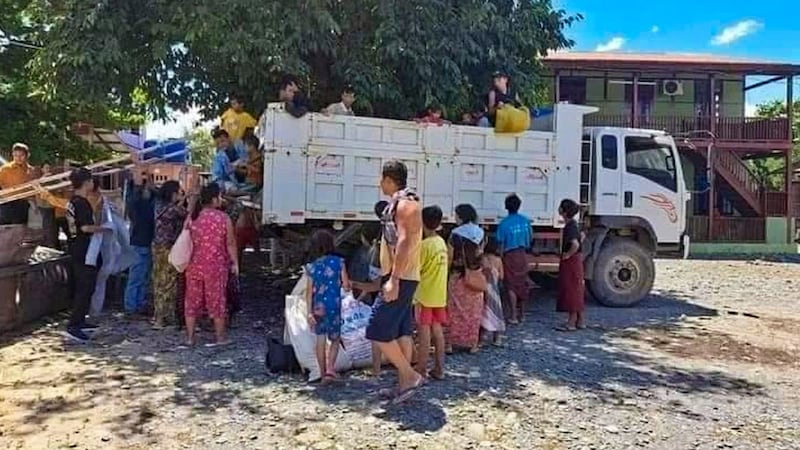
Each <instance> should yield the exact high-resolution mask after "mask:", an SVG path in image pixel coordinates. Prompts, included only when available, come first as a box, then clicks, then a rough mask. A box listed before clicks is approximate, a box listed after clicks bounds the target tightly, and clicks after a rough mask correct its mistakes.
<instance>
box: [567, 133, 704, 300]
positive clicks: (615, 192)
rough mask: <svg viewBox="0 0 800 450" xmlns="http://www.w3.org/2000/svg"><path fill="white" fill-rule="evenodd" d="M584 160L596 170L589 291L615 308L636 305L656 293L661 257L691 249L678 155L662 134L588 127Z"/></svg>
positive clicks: (589, 236) (591, 206)
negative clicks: (658, 258) (658, 255)
mask: <svg viewBox="0 0 800 450" xmlns="http://www.w3.org/2000/svg"><path fill="white" fill-rule="evenodd" d="M583 158H584V160H587V159H588V160H589V161H590V166H591V168H590V170H589V172H590V177H591V180H590V181H589V188H588V192H582V195H585V196H586V197H588V202H587V203H588V210H587V213H586V217H585V222H586V225H587V229H588V234H587V240H586V242H585V243H584V254H585V256H586V258H585V261H586V278H587V281H588V284H589V288H590V290H591V291H592V292H593V294H594V295H595V296H596V297H598V298H601V299H603V303H605V304H610V305H611V306H626V305H630V304H633V303H636V302H638V301H639V300H641V298H643V297H644V296H645V295H646V293H647V292H649V291H650V289H651V288H652V284H653V281H654V278H655V274H654V271H655V268H654V264H653V258H654V257H655V255H656V253H657V252H659V251H675V250H679V249H681V248H684V247H686V246H687V245H688V240H687V238H686V237H685V236H686V235H685V230H686V205H687V201H688V193H687V192H686V184H685V182H684V178H683V170H682V168H681V165H680V156H679V154H678V150H677V148H676V146H675V142H674V140H673V138H672V137H671V136H669V135H668V134H666V133H665V132H663V131H656V130H644V129H633V128H610V127H587V128H585V129H584V148H583ZM582 181H584V180H582Z"/></svg>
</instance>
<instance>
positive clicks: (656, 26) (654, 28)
mask: <svg viewBox="0 0 800 450" xmlns="http://www.w3.org/2000/svg"><path fill="white" fill-rule="evenodd" d="M659 31H661V28H658V25H653V28H650V32H651V33H658V32H659Z"/></svg>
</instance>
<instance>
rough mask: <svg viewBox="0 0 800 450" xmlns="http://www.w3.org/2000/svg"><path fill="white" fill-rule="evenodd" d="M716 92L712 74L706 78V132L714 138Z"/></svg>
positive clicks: (715, 132) (715, 127) (715, 128)
mask: <svg viewBox="0 0 800 450" xmlns="http://www.w3.org/2000/svg"><path fill="white" fill-rule="evenodd" d="M716 91H717V87H716V80H715V79H714V74H711V75H709V76H708V120H709V129H708V131H710V132H711V134H713V135H714V136H715V137H716V135H717V115H716V112H717V108H716V106H717V98H716V97H717V96H716ZM712 151H713V149H712Z"/></svg>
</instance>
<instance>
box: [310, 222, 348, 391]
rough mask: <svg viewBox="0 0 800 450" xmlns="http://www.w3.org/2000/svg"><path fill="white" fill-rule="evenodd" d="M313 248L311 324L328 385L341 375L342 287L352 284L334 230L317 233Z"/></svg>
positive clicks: (320, 363)
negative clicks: (339, 366) (339, 373)
mask: <svg viewBox="0 0 800 450" xmlns="http://www.w3.org/2000/svg"><path fill="white" fill-rule="evenodd" d="M310 251H311V257H312V258H313V262H311V263H310V264H308V265H307V266H306V274H307V275H308V284H307V285H306V304H307V305H308V323H309V325H310V326H312V327H313V328H314V334H315V335H316V336H317V345H316V350H317V364H319V373H320V374H322V382H323V383H326V384H327V383H329V382H331V381H333V380H336V379H338V378H339V375H338V374H337V373H336V357H337V356H338V355H339V346H340V343H339V340H340V339H341V333H342V288H344V290H345V291H350V290H351V286H350V279H349V277H348V276H347V268H346V267H345V262H344V258H342V257H341V256H339V255H337V254H336V253H335V252H336V244H335V238H334V236H333V233H331V232H330V231H328V230H317V231H316V232H314V234H313V235H311V244H310ZM328 341H330V346H329V345H328ZM328 347H329V348H328Z"/></svg>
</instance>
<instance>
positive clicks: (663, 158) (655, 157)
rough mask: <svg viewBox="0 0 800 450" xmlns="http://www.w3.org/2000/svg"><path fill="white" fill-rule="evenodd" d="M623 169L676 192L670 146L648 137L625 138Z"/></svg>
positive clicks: (676, 186) (676, 184) (673, 160)
mask: <svg viewBox="0 0 800 450" xmlns="http://www.w3.org/2000/svg"><path fill="white" fill-rule="evenodd" d="M625 170H626V171H627V172H628V173H630V174H633V175H638V176H640V177H643V178H647V179H648V180H650V181H652V182H654V183H658V184H660V185H661V186H664V187H665V188H667V189H669V190H671V191H673V192H677V191H678V182H677V170H676V169H675V157H674V156H673V154H672V148H670V147H669V146H668V145H664V144H659V143H658V142H656V140H655V139H653V138H649V137H638V136H630V137H626V138H625Z"/></svg>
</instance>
